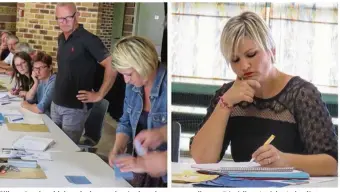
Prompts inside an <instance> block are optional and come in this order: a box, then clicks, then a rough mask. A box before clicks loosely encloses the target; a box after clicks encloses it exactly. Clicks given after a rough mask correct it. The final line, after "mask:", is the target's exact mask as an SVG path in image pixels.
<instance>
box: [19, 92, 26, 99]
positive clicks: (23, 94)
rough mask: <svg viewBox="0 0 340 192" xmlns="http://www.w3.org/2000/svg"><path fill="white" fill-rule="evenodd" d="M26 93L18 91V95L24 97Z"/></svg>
mask: <svg viewBox="0 0 340 192" xmlns="http://www.w3.org/2000/svg"><path fill="white" fill-rule="evenodd" d="M26 94H27V91H20V92H19V97H22V98H24V97H26Z"/></svg>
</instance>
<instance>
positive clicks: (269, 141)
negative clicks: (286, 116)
mask: <svg viewBox="0 0 340 192" xmlns="http://www.w3.org/2000/svg"><path fill="white" fill-rule="evenodd" d="M274 138H275V135H271V136H270V137H269V138H268V139H267V141H266V142H265V143H264V144H263V145H268V144H270V143H271V142H272V141H273V140H274ZM254 161H255V159H254V158H251V160H250V162H254Z"/></svg>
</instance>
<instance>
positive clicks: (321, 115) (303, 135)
mask: <svg viewBox="0 0 340 192" xmlns="http://www.w3.org/2000/svg"><path fill="white" fill-rule="evenodd" d="M221 50H222V54H223V56H224V58H225V59H226V61H227V63H229V64H230V66H231V68H232V70H233V71H234V73H235V74H236V75H237V78H236V79H235V81H233V82H230V83H227V84H224V85H223V86H222V87H221V88H220V89H219V90H217V91H216V94H215V96H214V97H213V99H212V100H211V104H210V106H209V108H208V109H207V114H206V116H205V118H204V120H203V122H202V123H201V125H200V130H199V131H198V132H197V133H196V135H195V136H194V137H193V138H192V139H191V145H190V150H191V155H192V157H193V158H194V160H195V161H196V162H197V163H216V162H219V161H220V160H221V159H222V157H223V156H224V153H225V151H226V149H227V147H228V145H229V143H230V145H231V154H232V157H233V159H234V161H237V162H242V161H249V160H251V159H252V158H254V159H255V162H257V163H259V164H260V165H262V166H269V167H295V168H296V169H299V170H302V171H305V172H308V173H309V174H310V175H311V176H326V175H336V174H337V169H338V168H337V167H338V165H337V161H338V138H337V135H336V134H335V129H334V126H333V124H332V119H331V116H330V114H329V112H328V110H327V108H326V106H325V104H324V103H323V101H322V100H321V94H320V92H319V91H318V90H317V88H316V87H315V86H314V85H313V84H311V83H309V82H308V81H306V80H303V79H302V78H300V77H298V76H291V75H288V74H285V73H283V72H281V71H279V70H278V69H277V68H276V67H275V66H274V65H273V63H274V61H275V44H274V41H273V38H272V35H271V33H270V29H269V28H268V27H267V26H266V24H265V22H264V21H263V20H262V18H260V17H259V16H258V15H256V14H255V13H252V12H244V13H242V14H241V15H239V16H236V17H233V18H231V19H229V21H228V22H227V24H226V25H225V27H224V29H223V32H222V36H221ZM272 134H273V135H275V136H276V137H275V139H274V140H273V141H272V143H271V144H269V145H263V144H264V143H265V141H266V140H267V139H268V138H269V137H270V135H272Z"/></svg>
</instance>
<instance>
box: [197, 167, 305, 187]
mask: <svg viewBox="0 0 340 192" xmlns="http://www.w3.org/2000/svg"><path fill="white" fill-rule="evenodd" d="M191 167H192V168H194V169H196V170H197V172H199V173H205V174H218V175H220V177H218V178H216V179H213V180H210V181H204V182H200V183H198V184H195V186H197V187H203V186H210V187H284V186H287V185H290V184H292V183H291V182H282V181H291V180H300V181H308V180H309V178H310V176H309V174H308V173H306V172H303V171H298V170H295V169H294V168H293V167H277V168H269V167H261V166H260V165H259V164H257V163H254V162H241V163H237V162H233V163H227V164H224V163H217V164H195V165H192V166H191ZM297 183H304V182H297Z"/></svg>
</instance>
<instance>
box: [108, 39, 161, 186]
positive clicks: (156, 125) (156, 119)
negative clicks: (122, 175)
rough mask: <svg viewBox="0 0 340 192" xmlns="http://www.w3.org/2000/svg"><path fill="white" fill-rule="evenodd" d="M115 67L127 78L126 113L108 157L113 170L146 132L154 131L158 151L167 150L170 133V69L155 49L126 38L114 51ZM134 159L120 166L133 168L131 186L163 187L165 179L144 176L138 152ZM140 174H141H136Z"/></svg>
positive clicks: (142, 41)
mask: <svg viewBox="0 0 340 192" xmlns="http://www.w3.org/2000/svg"><path fill="white" fill-rule="evenodd" d="M112 58H113V61H112V63H113V66H114V68H115V69H116V70H117V71H118V72H119V73H121V74H122V75H123V76H124V80H125V82H126V83H127V85H126V89H125V99H124V110H123V115H122V117H121V118H120V120H119V124H118V127H117V131H116V140H115V145H114V147H113V149H112V150H111V153H110V155H109V163H110V165H111V166H113V164H116V163H117V162H116V160H117V159H119V158H116V157H117V156H118V155H120V154H123V153H125V150H126V148H127V145H128V143H129V142H130V141H133V140H134V138H135V136H136V135H138V134H139V133H140V132H141V131H143V130H154V132H155V133H156V134H157V135H158V136H159V137H158V139H159V143H158V144H160V146H159V147H157V148H156V149H155V150H156V151H163V152H165V151H166V150H167V146H166V143H165V142H164V139H163V138H164V137H165V136H164V134H165V133H166V130H167V69H166V67H165V66H164V65H163V64H161V63H160V62H159V60H158V55H157V52H156V49H155V46H154V45H153V44H152V43H151V42H150V41H149V40H147V39H144V38H142V37H137V36H131V37H125V38H123V39H121V40H120V41H118V42H117V44H116V45H115V46H114V48H113V54H112ZM132 153H133V156H131V157H127V158H124V159H121V160H120V161H119V164H118V165H117V164H116V165H117V166H118V167H119V168H121V169H122V170H124V169H125V168H127V167H130V168H133V170H132V169H130V170H131V171H133V172H135V173H136V174H135V175H134V176H135V177H134V180H133V181H132V185H133V186H136V187H162V186H165V185H166V184H165V183H166V176H164V177H162V178H160V177H158V178H153V177H151V176H150V175H147V174H142V173H143V172H147V171H146V170H145V169H144V168H143V167H139V165H140V164H139V163H138V158H136V153H135V151H133V152H132ZM137 173H140V174H137Z"/></svg>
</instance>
